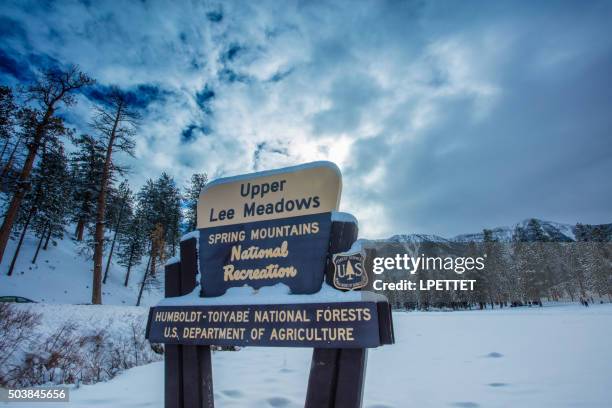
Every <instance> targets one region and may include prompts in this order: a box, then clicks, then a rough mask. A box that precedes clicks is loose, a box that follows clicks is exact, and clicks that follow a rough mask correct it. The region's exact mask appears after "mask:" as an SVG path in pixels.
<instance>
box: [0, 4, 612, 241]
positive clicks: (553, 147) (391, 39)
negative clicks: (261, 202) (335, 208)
mask: <svg viewBox="0 0 612 408" xmlns="http://www.w3.org/2000/svg"><path fill="white" fill-rule="evenodd" d="M610 21H612V2H609V1H601V2H598V1H580V2H578V1H568V2H562V1H556V2H552V1H538V2H525V1H515V2H511V1H503V2H491V1H461V2H457V1H450V0H449V1H432V2H430V1H371V2H370V1H329V2H319V1H297V2H294V1H257V2H246V1H236V2H228V1H224V2H197V1H193V2H189V1H182V2H164V1H139V2H138V1H130V2H127V1H14V2H13V1H7V0H5V1H2V2H1V3H0V82H1V83H3V84H9V85H18V84H26V83H27V82H28V81H31V80H32V78H34V77H35V75H36V73H37V72H38V71H39V70H40V69H41V68H44V67H48V66H61V65H65V64H78V65H79V66H80V67H81V68H82V69H83V70H84V71H85V72H87V73H88V74H90V75H91V76H93V77H94V78H96V79H97V81H98V82H97V85H96V86H97V87H99V89H104V87H107V86H110V85H117V86H119V87H121V88H123V89H125V90H129V91H133V92H135V93H136V94H137V95H139V99H138V104H139V108H140V109H141V111H142V115H143V120H142V123H141V125H140V128H139V131H138V137H137V141H136V142H137V145H136V156H135V158H133V159H131V158H129V157H123V158H120V160H122V161H123V162H125V163H126V164H129V165H130V166H131V169H132V172H131V174H130V176H129V178H130V181H131V182H132V183H133V185H135V186H140V185H141V184H142V183H143V182H144V181H145V180H146V179H147V178H149V177H157V176H158V175H159V174H160V173H161V172H162V171H165V172H168V173H169V174H171V175H172V176H174V177H175V179H176V180H177V182H178V184H179V185H185V184H186V183H187V180H188V179H189V178H190V176H191V174H192V173H194V172H206V173H208V175H209V177H210V178H217V177H221V176H231V175H236V174H241V173H249V172H253V171H259V170H267V169H274V168H278V167H283V166H288V165H294V164H300V163H305V162H310V161H315V160H331V161H333V162H335V163H336V164H337V165H338V166H339V167H340V169H341V170H342V173H343V184H344V186H343V195H342V202H341V210H343V211H347V212H350V213H352V214H354V215H355V216H356V217H357V218H358V219H359V221H360V236H362V237H367V238H382V237H387V236H390V235H393V234H404V233H406V234H408V233H425V234H438V235H441V236H446V237H450V236H453V235H456V234H460V233H466V232H476V231H479V230H481V229H482V228H491V227H496V226H501V225H513V224H515V223H517V222H519V221H521V220H523V219H525V218H530V217H536V218H542V219H546V220H553V221H558V222H565V223H570V224H574V223H576V222H583V223H609V222H612V211H611V210H612V183H611V176H610V175H612V135H611V132H612V111H611V108H612V75H611V72H612V24H610ZM93 95H95V92H89V93H85V94H83V95H80V96H79V103H78V105H77V106H76V107H74V108H70V110H64V111H62V112H61V114H62V115H64V117H66V119H67V120H68V121H69V122H70V123H71V124H72V125H73V126H75V127H76V128H77V129H79V130H80V131H87V129H88V122H89V121H90V115H91V111H92V107H93V105H94V104H95V103H96V98H95V97H94V96H93Z"/></svg>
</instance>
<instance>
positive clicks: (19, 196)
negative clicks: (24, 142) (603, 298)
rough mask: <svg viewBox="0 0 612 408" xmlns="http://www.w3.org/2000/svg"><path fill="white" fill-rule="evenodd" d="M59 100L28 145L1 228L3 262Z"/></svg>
mask: <svg viewBox="0 0 612 408" xmlns="http://www.w3.org/2000/svg"><path fill="white" fill-rule="evenodd" d="M62 96H63V95H62ZM58 100H59V99H57V100H55V102H53V103H51V104H50V105H49V107H48V108H47V111H46V112H45V116H44V117H43V119H42V120H41V121H40V123H39V124H38V125H37V126H36V131H35V133H34V140H33V141H32V143H31V144H30V145H29V146H28V156H27V158H26V160H25V162H24V164H23V169H22V170H21V173H20V174H19V180H18V182H17V191H16V192H15V194H14V195H13V199H12V200H11V203H10V204H9V207H8V209H7V211H6V214H5V216H4V222H3V223H2V228H0V262H2V259H3V258H4V251H5V250H6V245H7V244H8V241H9V237H10V234H11V229H12V228H13V224H14V223H15V219H16V218H17V213H18V212H19V207H21V202H22V201H23V197H24V196H25V192H26V186H27V185H28V183H29V179H30V173H32V168H33V167H34V159H36V154H37V153H38V148H39V147H40V143H41V141H42V138H43V136H44V133H45V129H46V127H47V125H48V124H49V121H50V120H51V116H52V115H53V110H54V105H55V103H56V102H57V101H58Z"/></svg>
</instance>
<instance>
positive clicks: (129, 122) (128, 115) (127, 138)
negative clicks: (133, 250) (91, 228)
mask: <svg viewBox="0 0 612 408" xmlns="http://www.w3.org/2000/svg"><path fill="white" fill-rule="evenodd" d="M129 105H130V104H129V95H128V94H126V93H124V92H122V91H120V90H119V89H118V88H115V87H114V88H112V89H111V92H110V93H109V95H108V97H107V98H106V104H105V105H102V106H100V107H98V108H97V112H96V117H95V120H94V122H93V123H92V127H93V128H94V129H96V130H97V132H98V133H99V136H100V139H101V140H102V142H103V144H104V145H105V148H106V156H105V158H104V167H103V170H102V177H101V179H100V194H99V195H98V203H97V207H96V230H95V234H94V270H93V284H92V293H91V303H93V304H101V303H102V257H103V252H104V230H105V222H104V220H105V215H106V193H107V191H108V184H109V180H111V178H112V172H113V170H115V169H117V167H116V166H114V165H113V153H114V152H116V151H117V150H119V151H123V152H126V153H128V154H130V155H132V154H133V150H134V134H135V129H136V126H137V120H138V115H137V113H136V112H135V111H134V110H132V109H131V108H130V106H129Z"/></svg>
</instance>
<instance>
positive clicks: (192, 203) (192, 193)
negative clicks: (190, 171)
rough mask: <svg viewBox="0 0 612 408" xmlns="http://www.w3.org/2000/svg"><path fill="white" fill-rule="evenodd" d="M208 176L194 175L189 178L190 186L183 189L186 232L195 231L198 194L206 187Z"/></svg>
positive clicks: (202, 174) (204, 174)
mask: <svg viewBox="0 0 612 408" xmlns="http://www.w3.org/2000/svg"><path fill="white" fill-rule="evenodd" d="M207 182H208V176H207V175H206V173H195V174H194V175H192V176H191V184H190V185H189V187H187V188H186V189H185V195H184V198H183V199H184V201H185V206H186V214H185V223H186V231H185V232H190V231H195V230H196V229H197V226H198V200H199V198H200V192H201V191H202V189H203V188H204V186H206V183H207Z"/></svg>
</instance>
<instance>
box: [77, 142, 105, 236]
mask: <svg viewBox="0 0 612 408" xmlns="http://www.w3.org/2000/svg"><path fill="white" fill-rule="evenodd" d="M73 144H74V145H75V147H76V148H77V150H76V151H75V152H74V153H73V154H72V156H71V158H70V166H71V172H72V175H71V177H72V185H73V189H72V192H73V197H72V200H73V202H74V207H73V214H72V218H73V222H75V223H76V230H75V233H74V235H75V237H76V239H77V241H82V240H83V235H84V231H85V228H86V227H87V225H88V224H89V223H90V222H91V221H92V219H93V217H94V211H95V203H96V201H97V199H98V193H99V184H98V181H99V180H100V174H101V173H102V161H103V159H104V152H103V148H102V146H101V145H100V144H99V143H98V142H97V141H96V139H94V138H93V137H92V136H90V135H87V134H82V135H80V136H79V137H76V138H73Z"/></svg>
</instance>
